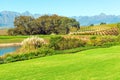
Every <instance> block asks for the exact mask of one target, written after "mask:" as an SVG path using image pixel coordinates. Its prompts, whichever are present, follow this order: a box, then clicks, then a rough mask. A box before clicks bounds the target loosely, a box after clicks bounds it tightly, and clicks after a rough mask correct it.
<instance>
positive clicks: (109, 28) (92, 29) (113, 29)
mask: <svg viewBox="0 0 120 80" xmlns="http://www.w3.org/2000/svg"><path fill="white" fill-rule="evenodd" d="M70 34H75V35H118V34H119V29H118V27H117V24H104V25H95V26H81V28H80V30H79V31H77V32H71V33H70Z"/></svg>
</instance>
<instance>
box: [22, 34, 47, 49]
mask: <svg viewBox="0 0 120 80" xmlns="http://www.w3.org/2000/svg"><path fill="white" fill-rule="evenodd" d="M44 44H47V43H46V41H45V40H44V39H43V38H39V37H36V36H33V37H31V38H27V39H25V40H24V41H23V42H22V47H23V48H25V49H36V48H39V47H41V46H43V45H44Z"/></svg>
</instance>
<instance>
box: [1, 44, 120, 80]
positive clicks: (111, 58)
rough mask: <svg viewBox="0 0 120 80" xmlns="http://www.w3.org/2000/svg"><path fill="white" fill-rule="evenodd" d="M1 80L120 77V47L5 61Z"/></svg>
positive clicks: (117, 79)
mask: <svg viewBox="0 0 120 80" xmlns="http://www.w3.org/2000/svg"><path fill="white" fill-rule="evenodd" d="M0 80H120V46H114V47H110V48H98V49H92V50H87V51H82V52H78V53H76V54H60V55H54V56H47V57H43V58H37V59H32V60H27V61H21V62H14V63H9V64H2V65H0Z"/></svg>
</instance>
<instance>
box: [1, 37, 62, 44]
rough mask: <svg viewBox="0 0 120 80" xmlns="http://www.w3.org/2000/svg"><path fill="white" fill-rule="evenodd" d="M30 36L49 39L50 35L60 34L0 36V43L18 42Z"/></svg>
mask: <svg viewBox="0 0 120 80" xmlns="http://www.w3.org/2000/svg"><path fill="white" fill-rule="evenodd" d="M31 36H39V37H40V38H44V39H46V40H49V39H50V38H51V37H54V36H60V35H28V36H22V35H19V36H0V44H2V43H20V42H22V41H23V40H24V39H26V38H28V37H31ZM61 36H62V35H61Z"/></svg>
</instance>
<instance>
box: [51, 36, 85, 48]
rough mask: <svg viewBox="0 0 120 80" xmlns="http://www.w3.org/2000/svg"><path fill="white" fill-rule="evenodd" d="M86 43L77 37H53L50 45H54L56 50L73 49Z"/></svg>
mask: <svg viewBox="0 0 120 80" xmlns="http://www.w3.org/2000/svg"><path fill="white" fill-rule="evenodd" d="M84 45H85V42H84V41H82V40H80V39H75V38H64V37H53V38H51V40H50V47H53V48H54V49H55V50H65V49H71V48H76V47H82V46H84Z"/></svg>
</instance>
